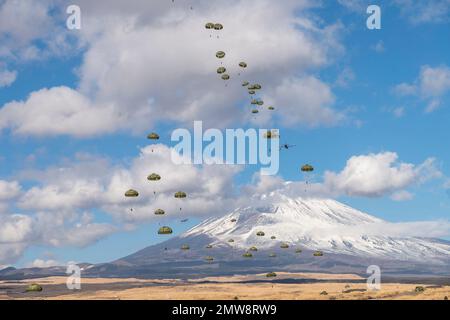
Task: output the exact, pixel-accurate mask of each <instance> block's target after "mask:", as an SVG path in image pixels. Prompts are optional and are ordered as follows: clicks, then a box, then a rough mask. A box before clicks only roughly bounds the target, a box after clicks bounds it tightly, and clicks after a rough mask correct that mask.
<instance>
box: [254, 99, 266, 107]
mask: <svg viewBox="0 0 450 320" xmlns="http://www.w3.org/2000/svg"><path fill="white" fill-rule="evenodd" d="M256 104H257V105H258V106H262V105H264V101H262V100H258V102H257V103H256Z"/></svg>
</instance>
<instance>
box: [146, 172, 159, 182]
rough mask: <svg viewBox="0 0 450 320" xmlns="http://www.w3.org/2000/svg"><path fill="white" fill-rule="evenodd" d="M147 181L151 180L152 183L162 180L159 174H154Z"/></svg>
mask: <svg viewBox="0 0 450 320" xmlns="http://www.w3.org/2000/svg"><path fill="white" fill-rule="evenodd" d="M147 180H150V181H159V180H161V176H160V175H159V174H157V173H152V174H151V175H149V176H148V177H147Z"/></svg>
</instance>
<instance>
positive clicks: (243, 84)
mask: <svg viewBox="0 0 450 320" xmlns="http://www.w3.org/2000/svg"><path fill="white" fill-rule="evenodd" d="M249 84H250V83H249V82H248V81H244V82H242V86H243V87H246V86H248V85H249Z"/></svg>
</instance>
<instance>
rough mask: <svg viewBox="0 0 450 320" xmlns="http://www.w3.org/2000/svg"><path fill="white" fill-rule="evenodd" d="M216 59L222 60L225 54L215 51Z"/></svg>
mask: <svg viewBox="0 0 450 320" xmlns="http://www.w3.org/2000/svg"><path fill="white" fill-rule="evenodd" d="M216 57H217V58H218V59H223V58H225V52H223V51H217V53H216Z"/></svg>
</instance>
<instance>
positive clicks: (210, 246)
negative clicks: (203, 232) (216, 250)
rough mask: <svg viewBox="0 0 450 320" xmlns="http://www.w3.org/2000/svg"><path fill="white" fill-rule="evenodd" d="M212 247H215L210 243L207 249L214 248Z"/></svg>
mask: <svg viewBox="0 0 450 320" xmlns="http://www.w3.org/2000/svg"><path fill="white" fill-rule="evenodd" d="M212 247H213V246H212V244H208V245H207V246H206V247H205V248H206V249H212Z"/></svg>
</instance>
